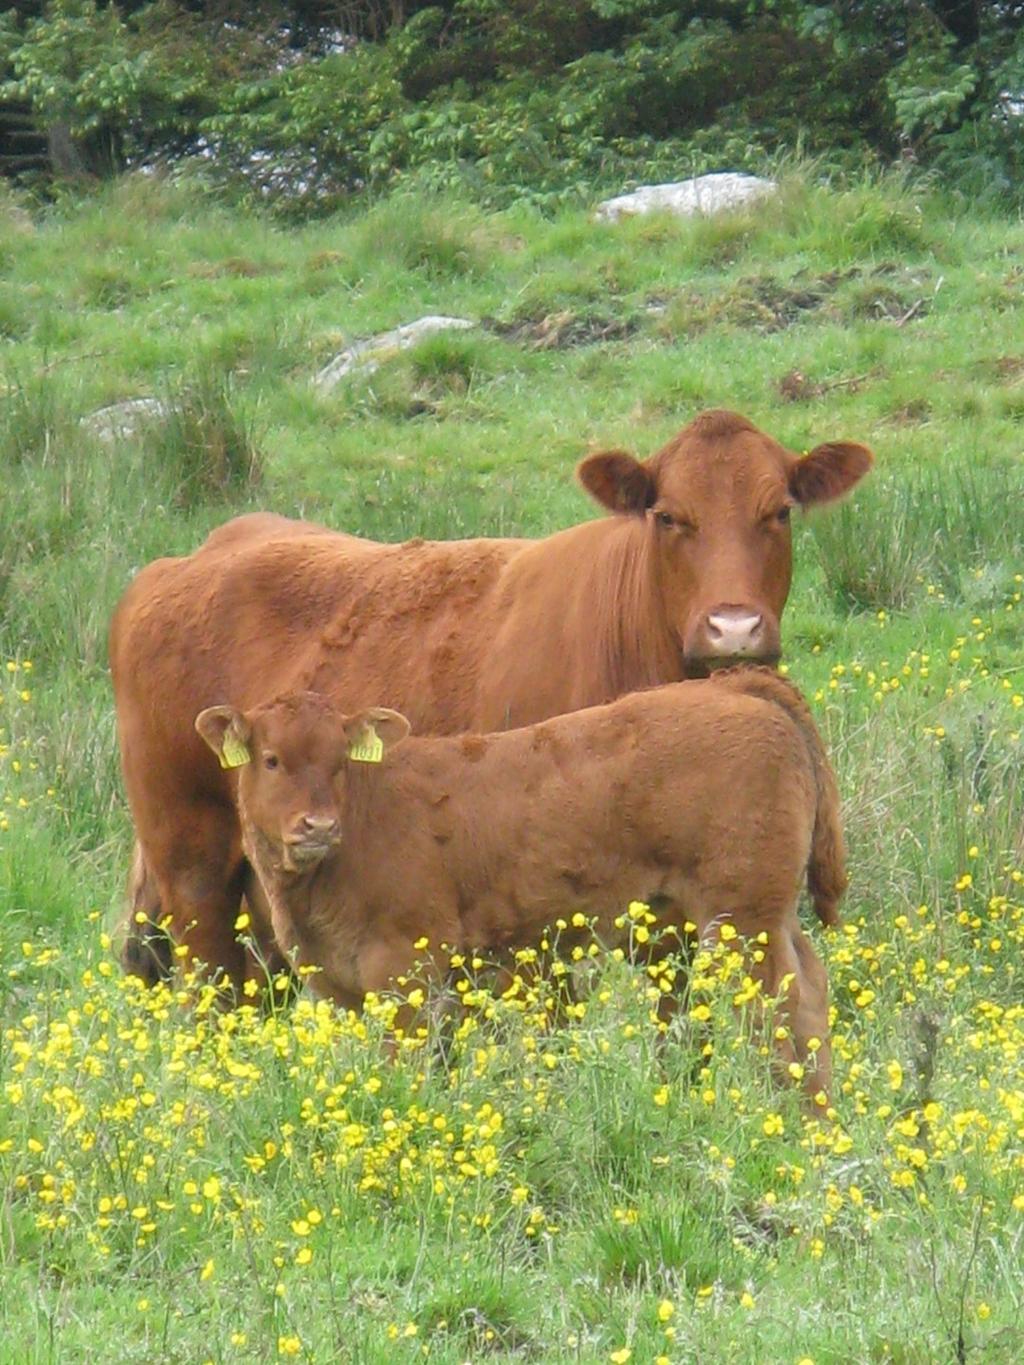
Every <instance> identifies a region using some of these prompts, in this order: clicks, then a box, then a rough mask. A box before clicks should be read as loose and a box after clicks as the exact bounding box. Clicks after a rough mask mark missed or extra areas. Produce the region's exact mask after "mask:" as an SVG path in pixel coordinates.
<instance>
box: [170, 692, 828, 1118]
mask: <svg viewBox="0 0 1024 1365" xmlns="http://www.w3.org/2000/svg"><path fill="white" fill-rule="evenodd" d="M195 725H196V729H197V730H198V732H199V733H200V734H201V735H202V737H203V739H205V741H206V742H207V744H209V746H210V748H211V749H212V750H213V751H214V753H216V754H217V755H218V756H219V757H221V758H225V757H226V758H227V759H228V760H229V761H230V762H232V763H236V764H238V765H239V770H238V777H237V787H236V800H237V805H238V810H239V815H240V819H241V825H242V838H243V847H244V848H245V851H246V853H247V855H248V858H249V861H250V863H251V865H252V867H253V869H254V870H255V872H256V874H257V875H258V877H259V880H260V882H261V884H262V887H263V890H264V891H265V893H266V896H267V899H268V901H269V906H270V913H271V918H272V924H273V931H274V936H275V938H276V940H277V942H278V945H279V947H280V948H281V949H282V950H283V951H284V952H285V953H286V954H287V955H288V956H289V957H290V958H292V959H294V960H295V961H296V963H297V964H298V965H299V966H316V967H318V968H319V969H320V973H319V974H317V975H315V976H314V977H313V978H312V984H313V988H314V989H315V990H316V991H317V992H318V993H321V994H324V995H327V996H329V997H330V998H332V999H333V1000H334V1001H336V1002H337V1003H338V1004H340V1005H343V1006H349V1007H353V1008H358V1007H359V1006H360V1005H361V1004H362V1001H363V997H364V995H365V993H366V992H367V991H380V990H382V989H384V988H386V987H388V986H389V985H393V984H394V982H395V980H396V978H398V977H402V976H404V974H406V973H408V972H410V971H411V970H412V969H413V966H414V963H415V959H416V957H417V953H416V950H415V948H414V947H413V945H414V943H415V942H416V941H417V940H419V939H420V938H421V936H425V937H426V938H427V939H428V940H429V942H430V943H431V944H432V945H440V944H442V943H445V944H449V945H451V946H452V947H459V948H465V949H485V950H491V951H497V952H501V951H503V950H509V949H516V948H522V947H528V946H531V945H533V944H535V943H536V942H537V941H538V939H539V938H540V936H541V933H542V931H543V930H544V928H545V927H546V926H550V925H551V924H553V923H554V921H555V920H556V919H558V918H560V917H561V918H562V919H564V920H565V921H570V920H571V919H572V916H573V915H574V914H575V913H576V912H577V911H580V910H582V911H584V912H586V913H587V914H588V915H590V916H593V918H594V928H595V930H596V932H597V933H598V934H599V935H600V936H601V937H602V938H603V939H604V940H605V941H606V942H610V943H615V942H617V941H628V933H624V932H623V930H622V929H621V927H619V928H617V927H616V921H617V919H619V917H620V916H621V914H622V911H623V910H624V909H625V908H626V906H627V905H628V904H629V902H630V901H632V900H643V901H648V902H652V903H656V904H657V906H658V919H659V922H660V924H661V925H663V926H664V927H665V928H667V929H668V930H670V931H671V930H674V931H676V933H675V934H674V935H673V937H674V938H675V944H676V946H678V945H679V941H680V939H681V938H682V937H683V925H684V924H685V922H686V921H688V920H689V921H691V922H692V924H694V925H696V927H697V931H698V933H699V935H700V939H701V942H702V943H704V944H709V943H712V942H713V941H714V940H715V939H716V937H717V936H718V935H719V934H720V933H721V931H722V929H723V927H724V926H725V925H727V924H731V925H733V926H734V927H735V929H736V931H737V932H738V933H739V934H740V935H742V936H743V938H744V939H745V940H746V939H754V938H755V936H758V935H762V934H766V935H767V942H766V943H763V944H752V945H751V947H752V948H753V949H754V950H755V951H754V952H752V954H751V959H750V971H751V974H752V976H754V977H755V979H758V980H760V981H761V982H762V983H763V988H764V991H765V993H767V994H770V995H773V996H774V995H780V994H781V996H782V1003H781V1006H780V1013H781V1016H782V1022H784V1023H785V1025H786V1026H787V1028H788V1034H787V1036H786V1038H785V1039H784V1041H783V1043H782V1046H781V1057H782V1060H783V1061H785V1062H792V1061H798V1062H800V1063H803V1064H808V1065H809V1067H810V1071H811V1077H810V1080H809V1087H810V1089H811V1091H812V1092H814V1091H817V1090H819V1089H826V1088H827V1086H828V1083H829V1055H828V1044H827V1041H826V1040H827V1033H828V1006H827V989H828V988H827V981H826V977H825V972H824V968H823V967H822V965H821V963H820V962H819V961H818V959H817V957H816V956H815V954H814V951H813V949H812V947H811V945H810V942H809V940H808V939H807V937H806V935H805V934H804V933H803V931H802V930H801V929H800V927H799V924H798V923H797V914H796V909H797V899H798V896H799V893H800V888H801V886H802V884H803V880H804V876H805V873H806V874H807V877H808V883H809V886H810V889H811V895H812V899H813V902H814V907H815V909H816V911H817V913H818V915H819V917H820V918H821V919H822V920H823V921H824V922H825V923H826V924H832V923H835V921H836V903H837V901H838V899H839V896H840V895H841V894H842V891H843V889H844V887H845V885H846V876H845V867H844V855H843V841H842V831H841V829H840V826H839V811H838V797H837V793H836V786H835V779H834V777H833V776H832V771H831V768H830V767H829V764H828V760H827V759H826V757H825V755H824V752H823V750H822V746H821V740H820V738H819V736H818V733H817V731H816V729H815V727H814V724H813V721H812V720H811V717H810V714H809V712H808V710H807V707H806V705H805V703H804V701H803V699H802V698H801V697H800V694H799V693H798V692H796V690H795V689H794V688H792V687H791V686H790V685H789V684H788V683H786V682H785V681H784V680H783V679H782V678H780V677H778V676H777V675H775V674H773V673H771V672H769V671H767V670H754V669H739V670H735V671H733V672H731V673H728V674H724V675H719V676H718V677H716V678H715V679H713V680H711V681H706V682H687V683H677V684H676V685H674V686H670V687H661V688H653V689H651V690H649V691H646V692H637V693H633V694H631V695H629V696H626V697H622V698H620V699H619V700H618V701H615V702H612V703H610V704H609V705H606V706H599V707H591V708H589V709H587V710H584V711H578V712H574V713H572V714H570V715H566V716H559V717H556V718H555V719H553V720H548V721H543V722H541V723H540V724H537V725H533V726H528V727H526V728H524V729H520V730H511V731H504V732H501V733H499V734H494V735H485V736H478V735H470V736H463V737H461V738H458V737H455V738H452V737H445V738H437V739H422V738H418V737H417V738H413V739H408V740H406V735H407V734H408V731H409V725H408V722H407V721H406V719H405V718H404V717H403V716H401V715H399V714H398V713H397V712H395V711H390V710H385V709H382V708H371V709H369V710H365V711H361V712H359V713H358V714H357V715H355V716H351V717H347V718H346V717H344V716H342V715H341V713H340V712H339V711H337V710H335V708H334V707H333V706H332V705H331V703H330V702H329V701H328V700H327V699H326V698H324V697H322V696H320V695H319V694H317V693H310V692H303V693H296V694H291V695H289V696H287V697H282V698H280V699H278V700H277V701H274V702H271V703H269V704H267V705H263V706H259V707H256V708H255V709H253V710H250V711H248V712H242V711H239V710H236V709H235V708H233V707H230V706H215V707H211V708H209V709H207V710H205V711H203V712H202V713H201V714H200V715H199V716H198V717H197V719H196V722H195ZM403 741H405V742H403ZM620 925H621V921H620ZM420 956H422V954H420ZM812 1038H817V1039H818V1040H819V1041H820V1043H821V1047H820V1050H819V1051H818V1052H817V1056H816V1059H815V1055H814V1053H813V1051H812V1050H811V1049H812V1048H813V1047H814V1046H815V1045H814V1044H812V1043H811V1042H810V1040H811V1039H812Z"/></svg>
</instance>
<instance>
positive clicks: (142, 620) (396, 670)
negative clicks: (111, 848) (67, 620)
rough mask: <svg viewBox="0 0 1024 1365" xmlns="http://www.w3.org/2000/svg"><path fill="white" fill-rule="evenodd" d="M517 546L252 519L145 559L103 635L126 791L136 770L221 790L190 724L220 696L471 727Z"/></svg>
mask: <svg viewBox="0 0 1024 1365" xmlns="http://www.w3.org/2000/svg"><path fill="white" fill-rule="evenodd" d="M519 544H520V542H517V541H511V540H504V541H502V540H478V541H455V542H424V541H410V542H407V543H405V544H400V545H384V544H377V543H375V542H372V541H366V540H362V539H360V538H359V537H357V536H350V535H345V534H343V533H340V532H334V531H328V530H326V529H324V528H322V527H319V526H310V525H306V524H305V523H301V522H294V521H289V520H288V519H287V518H283V517H277V516H273V515H267V514H256V515H253V516H249V517H242V518H238V519H236V520H235V521H234V522H229V523H227V525H226V526H224V527H222V528H220V529H219V530H217V531H215V532H214V533H213V535H211V537H210V538H209V540H207V541H206V542H205V543H204V544H203V545H202V546H200V548H199V549H198V550H196V551H195V553H194V554H192V555H189V556H185V557H182V558H167V559H160V560H156V561H155V562H153V563H152V564H150V565H148V566H147V567H146V568H144V569H143V570H142V571H141V572H140V573H139V574H138V576H137V577H136V578H135V580H134V581H133V582H132V584H131V585H130V586H129V588H128V589H127V591H126V592H125V594H124V596H123V597H122V599H121V602H120V603H119V605H118V607H117V610H116V612H115V614H114V618H113V621H112V624H111V631H110V661H111V670H112V674H113V683H114V692H115V697H116V701H117V711H118V725H119V732H120V737H121V744H122V758H123V762H124V764H125V770H126V776H128V778H129V789H130V792H131V788H132V781H131V770H132V769H140V770H141V769H143V768H144V769H145V770H146V771H148V772H149V773H160V774H162V777H161V786H163V787H168V786H169V787H173V786H175V784H176V781H177V780H178V779H179V778H180V784H181V785H182V786H183V787H184V788H188V787H189V786H190V785H192V784H194V783H195V782H196V781H197V775H199V774H205V776H206V780H207V781H208V783H209V784H210V785H211V786H212V787H213V789H214V790H216V791H223V790H225V787H224V780H223V778H221V777H220V776H219V774H218V773H217V771H216V768H215V766H213V765H211V764H210V762H209V755H208V754H205V753H204V752H203V747H202V745H201V742H200V741H198V737H197V736H196V735H195V732H194V730H193V726H192V722H193V721H194V719H195V717H196V715H197V714H198V712H199V711H201V710H202V709H204V708H205V707H207V706H211V705H217V704H220V703H225V702H230V703H231V704H232V705H234V706H238V707H243V708H244V707H248V706H252V705H254V704H256V703H257V702H259V701H262V700H265V699H266V698H267V697H268V696H273V695H276V694H278V693H282V692H286V691H292V690H303V689H313V690H318V691H322V692H324V693H326V694H327V695H328V696H330V697H331V698H332V699H333V700H334V701H335V702H336V704H337V705H339V706H340V707H341V708H343V709H346V710H356V709H358V708H359V707H361V706H365V705H371V704H372V705H390V706H393V707H395V708H396V709H400V710H402V711H404V712H405V713H406V714H408V715H409V717H410V719H411V720H412V721H413V723H414V725H416V727H417V728H418V729H420V730H423V731H426V732H435V733H436V732H449V731H457V730H460V729H464V728H466V727H467V725H468V724H469V721H470V713H471V708H472V692H473V687H474V684H475V677H476V672H477V665H476V662H475V660H476V658H477V656H478V654H479V651H480V649H481V647H482V645H483V644H484V643H485V641H486V639H487V637H488V633H489V629H490V626H489V621H488V602H487V599H488V595H489V594H490V593H491V592H492V590H493V587H494V584H495V583H496V581H497V580H498V578H499V577H500V574H501V571H502V568H503V566H504V564H505V563H506V561H507V560H508V558H509V557H510V556H511V555H513V554H514V553H515V552H516V550H517V548H518V547H519ZM140 781H141V779H140ZM140 833H143V837H145V836H144V832H143V831H140Z"/></svg>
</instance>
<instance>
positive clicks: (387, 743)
mask: <svg viewBox="0 0 1024 1365" xmlns="http://www.w3.org/2000/svg"><path fill="white" fill-rule="evenodd" d="M411 729H412V726H411V725H410V724H409V722H408V721H407V720H406V718H405V717H404V716H403V715H402V714H401V712H399V711H389V710H388V708H387V707H386V706H371V707H369V709H368V710H366V711H357V712H356V714H355V715H354V716H347V717H346V719H345V734H346V735H347V736H348V756H349V758H352V759H355V761H356V762H357V763H379V762H380V761H381V759H382V758H383V757H384V755H385V754H386V753H387V752H388V751H389V750H390V749H393V748H394V747H395V745H396V744H401V742H402V740H403V739H405V737H406V735H407V734H408V733H409V731H410V730H411Z"/></svg>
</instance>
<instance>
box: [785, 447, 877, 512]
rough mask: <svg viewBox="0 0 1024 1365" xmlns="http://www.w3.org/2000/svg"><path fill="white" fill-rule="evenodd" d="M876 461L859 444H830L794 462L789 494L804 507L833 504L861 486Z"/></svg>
mask: <svg viewBox="0 0 1024 1365" xmlns="http://www.w3.org/2000/svg"><path fill="white" fill-rule="evenodd" d="M874 462H875V457H874V455H872V453H871V451H870V450H869V449H868V448H867V446H862V445H858V444H857V442H856V441H826V442H825V444H824V445H820V446H815V447H814V449H813V450H809V451H808V452H807V454H806V455H802V456H801V457H800V458H799V459H798V460H794V462H793V464H792V466H791V467H790V471H789V491H790V493H792V495H793V497H794V498H795V499H796V500H797V502H798V503H800V504H801V506H803V507H813V506H815V504H817V503H821V502H832V501H833V499H834V498H841V497H842V496H843V494H844V493H849V491H850V489H851V488H853V486H854V485H855V484H857V483H858V482H859V481H860V480H861V479H862V478H863V477H864V475H865V474H866V473H867V472H868V470H869V469H870V468H871V466H872V465H873V464H874Z"/></svg>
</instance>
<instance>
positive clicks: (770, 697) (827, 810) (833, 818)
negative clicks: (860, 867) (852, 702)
mask: <svg viewBox="0 0 1024 1365" xmlns="http://www.w3.org/2000/svg"><path fill="white" fill-rule="evenodd" d="M711 676H712V679H713V681H714V682H715V683H718V684H720V685H721V686H723V687H728V688H729V689H730V690H731V691H733V692H742V693H744V694H745V695H746V696H749V697H761V698H762V699H763V700H764V701H770V702H773V703H774V704H775V705H776V706H778V707H781V709H782V710H783V711H785V712H786V714H787V715H788V716H789V717H790V719H791V720H792V721H793V723H794V724H795V725H796V727H797V729H798V730H799V731H800V734H801V736H802V737H803V741H804V743H805V745H806V746H807V753H808V756H809V757H810V760H811V767H812V769H813V771H814V781H815V785H816V786H817V789H818V801H817V806H816V808H815V813H814V833H813V835H812V837H811V853H810V858H809V859H808V862H807V888H808V890H809V891H810V894H811V902H812V904H813V906H814V911H815V914H816V915H817V916H818V918H819V919H820V920H821V922H822V924H838V923H839V912H838V909H837V907H838V904H839V900H840V898H841V896H842V894H843V892H844V891H845V890H846V887H847V883H848V881H849V878H848V877H847V875H846V845H845V842H844V840H843V827H842V823H841V821H840V818H839V788H838V787H837V785H836V777H835V773H834V772H833V771H832V764H831V763H830V762H829V760H828V755H827V754H826V753H825V746H824V745H823V744H822V742H821V735H820V734H819V733H818V727H817V726H816V725H815V723H814V717H813V716H812V715H811V711H810V707H809V706H808V705H807V702H806V701H805V700H804V698H803V696H802V694H801V693H800V692H799V691H798V690H797V689H796V688H795V687H794V686H793V684H792V683H790V682H787V681H786V679H785V678H783V677H781V676H780V675H779V674H778V673H776V672H775V671H774V670H773V669H770V668H755V667H749V666H747V667H740V668H726V669H721V670H718V671H716V672H715V673H713V674H712V675H711Z"/></svg>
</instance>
